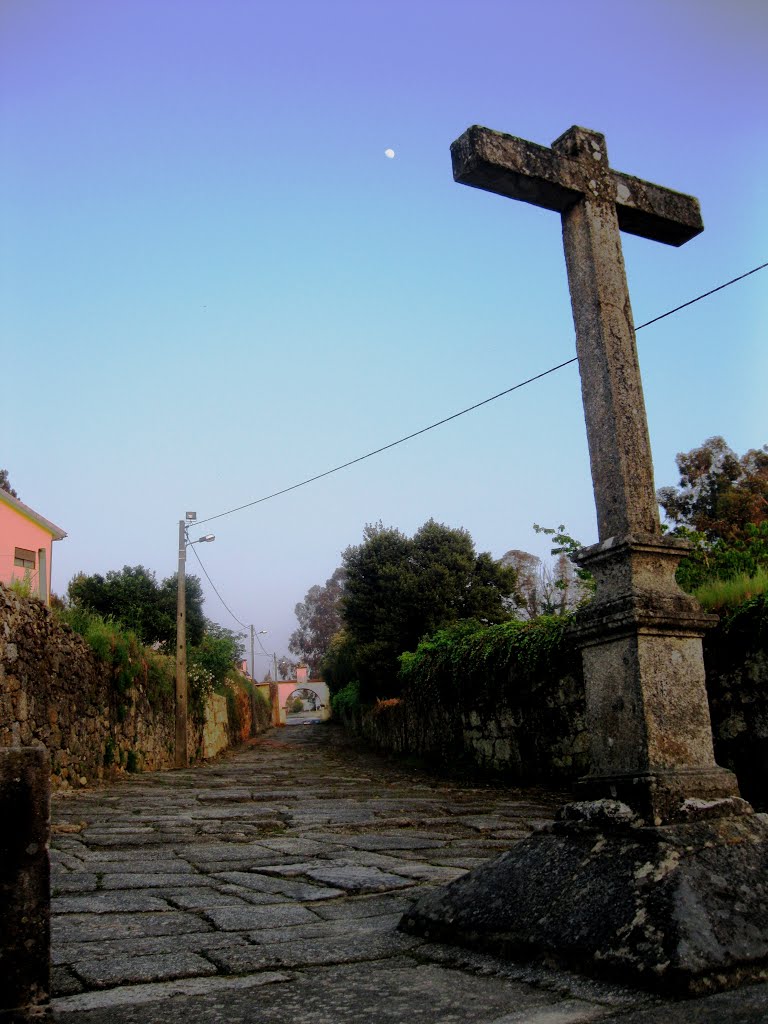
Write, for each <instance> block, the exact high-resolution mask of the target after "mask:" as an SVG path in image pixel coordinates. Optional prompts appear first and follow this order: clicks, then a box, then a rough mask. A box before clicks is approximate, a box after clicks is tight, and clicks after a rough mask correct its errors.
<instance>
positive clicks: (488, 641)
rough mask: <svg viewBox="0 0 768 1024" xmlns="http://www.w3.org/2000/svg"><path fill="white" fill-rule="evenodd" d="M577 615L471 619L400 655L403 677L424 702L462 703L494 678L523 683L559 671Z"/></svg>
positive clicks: (442, 631) (437, 703)
mask: <svg viewBox="0 0 768 1024" xmlns="http://www.w3.org/2000/svg"><path fill="white" fill-rule="evenodd" d="M572 621H573V616H572V615H570V614H567V615H551V616H549V615H542V616H539V618H537V619H533V620H531V621H529V622H519V621H511V622H501V623H498V624H496V625H492V626H486V625H483V624H482V623H479V622H475V621H472V620H469V621H465V622H458V623H456V624H455V625H453V626H448V627H447V628H445V629H441V630H438V631H437V632H436V633H434V634H433V635H432V636H430V637H426V638H425V639H424V640H422V641H421V643H420V644H419V646H418V647H417V648H416V650H415V651H413V652H407V653H405V654H403V655H401V657H400V678H401V680H402V682H403V683H404V685H405V686H406V687H407V688H408V690H409V691H411V692H418V694H419V695H420V703H423V702H431V703H432V704H433V705H434V706H440V705H442V706H453V705H455V704H456V703H462V702H463V700H464V698H465V697H468V696H469V695H470V694H472V693H473V692H474V691H475V690H477V689H484V688H485V687H486V685H487V682H488V680H489V679H498V678H500V677H501V676H506V677H509V676H510V675H512V676H514V677H515V679H517V680H518V681H519V682H521V683H523V682H525V681H529V680H534V679H539V678H543V677H545V676H552V675H554V674H556V673H558V672H559V671H560V669H561V667H562V663H563V659H564V657H566V656H567V655H566V645H565V644H564V638H565V634H566V632H567V630H568V628H569V626H570V625H571V623H572Z"/></svg>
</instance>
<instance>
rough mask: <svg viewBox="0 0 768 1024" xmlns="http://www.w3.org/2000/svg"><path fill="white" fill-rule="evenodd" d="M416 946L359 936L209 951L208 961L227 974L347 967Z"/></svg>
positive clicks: (394, 937)
mask: <svg viewBox="0 0 768 1024" xmlns="http://www.w3.org/2000/svg"><path fill="white" fill-rule="evenodd" d="M414 945H418V942H414V941H413V938H412V936H409V935H401V934H400V933H399V932H394V931H388V932H361V933H357V934H356V935H354V936H352V937H348V936H345V935H336V936H333V937H332V938H323V939H290V940H289V941H287V942H267V943H264V944H263V945H259V946H246V947H230V948H227V949H217V950H211V952H210V953H209V957H210V959H211V960H212V961H213V962H214V963H215V964H216V965H217V966H218V967H219V968H220V969H221V970H222V971H224V972H225V973H226V974H250V973H251V972H253V971H264V970H274V969H276V968H290V967H317V966H319V965H320V964H347V963H358V962H361V961H365V960H380V959H382V958H385V957H390V956H397V955H399V954H401V953H403V952H404V951H405V950H408V949H412V948H413V946H414Z"/></svg>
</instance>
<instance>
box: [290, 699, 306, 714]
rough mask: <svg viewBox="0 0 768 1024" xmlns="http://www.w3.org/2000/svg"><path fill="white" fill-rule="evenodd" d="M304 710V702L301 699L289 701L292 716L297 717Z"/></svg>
mask: <svg viewBox="0 0 768 1024" xmlns="http://www.w3.org/2000/svg"><path fill="white" fill-rule="evenodd" d="M303 710H304V701H303V700H302V699H301V697H294V698H293V700H292V701H291V711H292V712H293V714H294V715H298V714H299V712H300V711H303Z"/></svg>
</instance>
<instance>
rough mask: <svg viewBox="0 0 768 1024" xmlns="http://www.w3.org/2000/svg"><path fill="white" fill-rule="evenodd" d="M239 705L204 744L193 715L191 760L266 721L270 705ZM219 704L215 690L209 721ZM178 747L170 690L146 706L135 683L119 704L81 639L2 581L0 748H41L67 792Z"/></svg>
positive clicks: (164, 760) (165, 760) (143, 765)
mask: <svg viewBox="0 0 768 1024" xmlns="http://www.w3.org/2000/svg"><path fill="white" fill-rule="evenodd" d="M238 692H239V691H238ZM243 701H244V703H245V704H246V705H247V706H248V708H249V713H248V715H241V716H239V717H238V719H237V728H233V726H232V723H231V722H230V720H229V716H228V717H227V721H226V724H225V725H224V726H223V731H222V734H221V735H219V736H218V737H216V736H215V733H216V727H215V726H211V732H210V734H209V739H208V741H207V742H206V738H205V735H204V730H203V723H202V722H197V721H196V720H195V718H194V717H192V718H191V720H190V751H191V753H192V754H193V756H195V757H210V756H213V753H218V752H219V751H220V750H222V749H224V747H226V746H229V745H231V744H232V743H234V742H240V740H241V739H242V738H243V737H244V736H245V735H252V734H253V733H254V732H255V731H261V730H262V729H263V728H265V727H266V726H264V725H263V720H264V718H265V717H266V718H268V716H269V709H268V708H267V709H266V712H265V713H263V712H261V711H260V710H259V709H257V712H258V713H257V714H254V713H252V712H251V710H250V708H251V703H252V702H251V701H250V700H249V698H248V696H247V695H246V694H244V695H243ZM222 702H223V708H224V713H225V714H227V712H228V703H231V702H228V701H227V698H225V697H217V696H216V695H213V700H212V702H211V707H210V708H208V709H206V720H207V721H209V722H211V721H215V720H216V715H217V712H218V713H219V716H220V714H221V707H222ZM259 703H260V704H261V703H263V702H259ZM259 714H260V715H261V718H259ZM267 724H268V723H267ZM219 725H221V719H220V718H219ZM222 738H224V740H225V742H223V743H222V742H221V740H222ZM174 743H175V719H174V699H173V696H172V695H168V696H166V697H165V698H163V699H160V700H157V699H156V700H154V701H153V702H152V703H150V700H149V698H148V696H147V693H146V692H145V691H144V689H143V688H142V686H141V685H138V686H136V687H134V688H133V689H131V690H129V691H128V692H127V693H126V694H122V695H121V696H120V698H119V700H118V699H117V697H116V694H115V690H114V688H113V686H112V685H111V680H110V673H109V670H107V669H105V666H104V664H103V663H102V662H101V661H100V660H99V658H98V657H97V656H96V654H95V653H94V652H93V651H92V650H91V648H90V647H89V646H88V645H87V644H86V643H85V641H84V640H83V639H82V638H81V637H80V636H78V635H77V634H76V633H74V632H73V631H72V630H71V629H70V628H69V627H68V626H66V625H64V624H62V623H60V622H58V621H57V620H56V618H55V617H54V616H53V614H52V613H51V612H50V611H49V609H47V608H46V607H45V606H44V605H43V604H42V603H41V602H39V601H36V600H30V599H23V598H20V597H18V596H17V595H16V594H14V593H12V592H11V591H9V590H7V589H6V588H5V587H3V586H2V585H1V584H0V747H17V746H38V745H40V744H42V745H44V746H45V747H47V748H48V750H49V751H50V756H51V769H52V776H51V779H52V784H53V786H54V787H55V788H67V787H69V786H74V787H79V786H84V785H87V784H89V783H92V782H93V781H95V780H99V779H103V778H105V777H107V776H109V775H110V774H114V773H115V772H117V771H119V770H120V769H127V770H129V771H144V770H147V771H152V770H155V769H159V768H170V767H172V766H173V762H174ZM214 748H215V749H214Z"/></svg>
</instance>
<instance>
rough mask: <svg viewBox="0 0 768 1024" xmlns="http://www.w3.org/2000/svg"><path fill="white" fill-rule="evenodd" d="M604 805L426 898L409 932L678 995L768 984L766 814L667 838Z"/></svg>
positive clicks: (404, 923) (411, 917)
mask: <svg viewBox="0 0 768 1024" xmlns="http://www.w3.org/2000/svg"><path fill="white" fill-rule="evenodd" d="M587 806H590V805H587ZM591 807H592V808H593V809H594V811H595V813H594V814H593V815H592V816H591V817H592V821H593V822H594V823H590V821H589V819H590V815H589V814H583V813H580V814H578V815H576V817H577V819H580V820H576V821H567V820H563V821H560V822H556V823H555V824H554V825H551V826H548V827H547V828H546V829H544V830H542V831H540V832H537V833H536V834H535V835H533V836H530V837H529V838H528V839H525V840H523V841H522V842H520V843H517V844H516V845H515V846H514V847H513V848H512V849H511V850H509V851H508V852H507V853H504V854H502V855H501V857H499V858H497V859H496V860H495V861H492V862H491V863H489V864H485V865H483V866H482V867H480V868H477V869H475V870H474V871H471V872H470V873H469V874H467V875H465V876H464V877H463V878H460V879H458V880H457V881H455V882H453V883H452V884H451V885H449V886H447V887H446V888H444V889H440V890H437V891H435V892H433V893H430V894H429V895H427V896H425V897H423V898H422V899H421V900H419V901H418V902H417V903H416V904H415V906H414V907H413V908H412V910H410V911H409V912H408V913H407V914H405V916H404V917H403V919H402V920H401V922H400V928H401V930H403V931H406V932H411V933H414V934H418V935H422V936H424V937H427V938H430V939H431V940H433V941H435V942H447V943H454V944H457V945H462V946H468V947H470V948H473V949H482V950H486V951H491V952H495V953H496V954H500V955H502V956H504V957H506V958H508V959H515V960H538V961H541V962H544V963H553V962H554V963H557V964H559V965H561V966H565V967H568V968H571V969H576V970H578V971H581V972H583V973H588V974H595V975H599V976H603V977H608V978H613V979H615V980H619V981H623V982H629V983H630V984H634V985H638V986H641V987H644V988H649V989H651V990H655V991H660V992H664V993H667V994H673V995H694V994H699V993H705V992H712V991H717V990H720V989H725V988H731V987H733V986H736V985H739V984H741V983H742V982H744V981H755V980H765V979H768V823H766V820H765V816H761V815H753V814H744V815H738V814H736V815H730V816H727V817H720V818H714V819H709V820H699V821H692V822H690V823H687V824H674V825H666V826H662V827H655V828H654V827H642V826H638V825H637V818H636V817H634V816H633V814H632V812H631V811H630V809H629V808H628V807H626V806H625V805H622V804H620V803H618V802H614V801H598V802H597V803H596V804H593V805H591ZM564 810H565V809H564Z"/></svg>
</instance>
